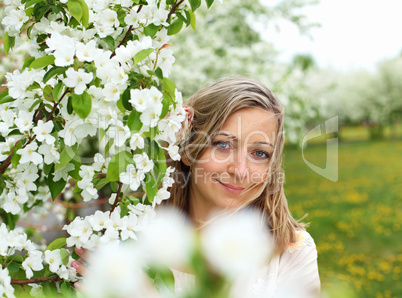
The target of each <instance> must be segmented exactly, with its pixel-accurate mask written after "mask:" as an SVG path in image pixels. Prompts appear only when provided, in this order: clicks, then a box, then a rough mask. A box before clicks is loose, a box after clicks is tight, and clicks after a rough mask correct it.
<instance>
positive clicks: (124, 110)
mask: <svg viewBox="0 0 402 298" xmlns="http://www.w3.org/2000/svg"><path fill="white" fill-rule="evenodd" d="M116 106H117V108H118V109H119V110H120V112H122V113H125V112H126V108H125V107H124V105H123V100H122V98H121V97H120V99H119V100H118V101H117V102H116Z"/></svg>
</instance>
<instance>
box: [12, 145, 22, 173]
mask: <svg viewBox="0 0 402 298" xmlns="http://www.w3.org/2000/svg"><path fill="white" fill-rule="evenodd" d="M21 148H22V144H21V142H18V144H17V145H16V146H15V148H14V152H13V155H12V156H11V164H12V165H13V167H14V168H16V167H17V166H18V164H19V162H20V159H21V155H19V154H18V153H17V151H18V150H19V149H21Z"/></svg>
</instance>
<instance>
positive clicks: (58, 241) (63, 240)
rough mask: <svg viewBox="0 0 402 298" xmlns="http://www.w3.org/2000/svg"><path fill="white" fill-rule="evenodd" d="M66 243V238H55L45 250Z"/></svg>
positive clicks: (56, 247) (53, 248)
mask: <svg viewBox="0 0 402 298" xmlns="http://www.w3.org/2000/svg"><path fill="white" fill-rule="evenodd" d="M66 243H67V238H57V239H55V240H53V241H52V242H51V243H50V244H49V245H48V246H47V248H46V250H55V249H58V248H61V247H63V246H65V245H66Z"/></svg>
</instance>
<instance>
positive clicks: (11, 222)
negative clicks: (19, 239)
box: [0, 212, 20, 230]
mask: <svg viewBox="0 0 402 298" xmlns="http://www.w3.org/2000/svg"><path fill="white" fill-rule="evenodd" d="M0 216H1V218H2V219H3V222H4V223H5V224H6V226H7V227H8V228H9V229H10V230H14V228H15V224H16V223H17V221H18V219H19V217H20V216H19V215H18V214H16V215H13V214H11V213H6V212H0Z"/></svg>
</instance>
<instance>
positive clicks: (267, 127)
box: [220, 108, 278, 141]
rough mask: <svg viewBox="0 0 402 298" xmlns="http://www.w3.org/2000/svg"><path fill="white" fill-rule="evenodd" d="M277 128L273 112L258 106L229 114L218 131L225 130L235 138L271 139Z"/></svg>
mask: <svg viewBox="0 0 402 298" xmlns="http://www.w3.org/2000/svg"><path fill="white" fill-rule="evenodd" d="M277 129H278V125H277V116H276V115H275V113H273V112H271V111H267V110H263V109H260V108H244V109H240V110H238V111H236V112H234V113H233V114H231V115H230V116H229V117H228V118H227V119H226V121H225V123H224V124H223V125H222V127H221V129H220V132H227V133H228V134H231V135H232V136H233V137H235V138H237V139H244V138H247V139H250V141H252V140H258V139H266V138H269V139H272V138H273V136H275V135H276V133H277Z"/></svg>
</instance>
